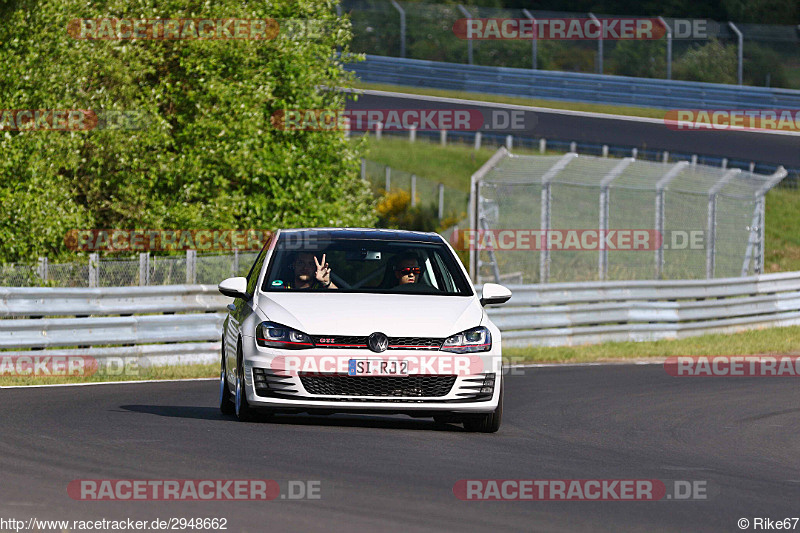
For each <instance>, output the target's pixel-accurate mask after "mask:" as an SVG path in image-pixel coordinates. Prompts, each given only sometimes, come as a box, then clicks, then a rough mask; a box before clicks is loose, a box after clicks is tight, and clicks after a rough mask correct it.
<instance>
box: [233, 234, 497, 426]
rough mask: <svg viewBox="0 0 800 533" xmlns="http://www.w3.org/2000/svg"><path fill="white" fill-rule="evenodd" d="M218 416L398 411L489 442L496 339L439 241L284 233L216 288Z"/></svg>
mask: <svg viewBox="0 0 800 533" xmlns="http://www.w3.org/2000/svg"><path fill="white" fill-rule="evenodd" d="M219 290H220V292H221V293H222V294H224V295H226V296H230V297H233V298H234V301H233V303H232V304H230V305H229V306H228V309H229V313H228V316H227V318H226V319H225V323H224V327H223V337H222V358H221V372H220V383H219V390H220V393H219V402H220V409H221V410H222V412H223V413H225V414H235V415H236V416H237V417H238V418H239V419H240V420H248V419H253V418H255V417H256V415H258V414H260V413H261V414H267V415H268V414H272V413H275V412H309V413H331V412H359V413H386V414H396V413H402V414H407V415H410V416H413V417H433V418H434V420H436V421H437V422H456V423H463V424H464V427H465V428H466V429H467V430H470V431H482V432H495V431H497V430H498V429H499V427H500V421H501V418H502V414H503V375H502V358H501V346H500V331H499V330H498V328H497V327H496V326H495V325H494V324H492V322H491V321H490V320H489V318H488V316H487V314H486V312H485V311H484V309H483V307H484V306H485V305H488V304H500V303H504V302H506V301H508V299H509V298H511V291H509V290H508V289H507V288H505V287H503V286H501V285H496V284H491V283H487V284H486V285H484V287H483V292H482V294H481V296H478V295H477V294H476V292H475V289H474V287H473V286H472V283H471V282H470V280H469V276H468V275H467V272H466V270H465V269H464V266H463V265H462V263H461V261H460V260H459V259H458V256H457V255H456V254H455V252H454V251H453V249H452V248H451V247H450V245H449V244H448V243H447V241H446V240H445V239H443V238H442V237H441V236H440V235H438V234H436V233H420V232H411V231H399V230H376V229H303V230H295V229H292V230H281V231H278V232H276V233H275V234H274V235H273V236H272V238H271V240H270V242H269V243H268V244H267V245H266V246H265V247H264V249H263V250H262V251H261V253H260V254H259V256H258V258H257V259H256V261H255V263H254V264H253V267H252V268H251V269H250V273H249V274H248V276H247V277H246V278H244V277H236V278H230V279H226V280H225V281H223V282H222V283H220V284H219Z"/></svg>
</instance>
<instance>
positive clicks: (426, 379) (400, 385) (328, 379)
mask: <svg viewBox="0 0 800 533" xmlns="http://www.w3.org/2000/svg"><path fill="white" fill-rule="evenodd" d="M456 377H457V376H402V377H401V376H348V375H343V374H334V375H327V376H320V375H318V374H315V375H310V374H302V373H301V374H300V382H301V383H302V384H303V387H305V389H306V391H308V393H309V394H314V395H336V396H405V397H436V396H446V395H447V394H448V393H449V392H450V390H451V389H452V388H453V385H454V384H455V382H456Z"/></svg>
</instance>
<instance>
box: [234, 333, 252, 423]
mask: <svg viewBox="0 0 800 533" xmlns="http://www.w3.org/2000/svg"><path fill="white" fill-rule="evenodd" d="M233 403H234V406H235V409H236V418H238V419H239V420H240V421H242V422H249V421H251V420H253V419H255V413H254V412H253V408H252V407H250V404H249V403H247V394H246V393H245V381H244V356H243V355H242V346H241V344H240V345H239V347H238V348H237V349H236V392H235V394H234V402H233Z"/></svg>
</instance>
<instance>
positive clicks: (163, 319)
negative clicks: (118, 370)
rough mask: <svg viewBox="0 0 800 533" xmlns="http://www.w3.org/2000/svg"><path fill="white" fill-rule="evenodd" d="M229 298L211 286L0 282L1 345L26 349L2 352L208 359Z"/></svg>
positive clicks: (215, 352) (155, 360)
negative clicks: (66, 285) (76, 285)
mask: <svg viewBox="0 0 800 533" xmlns="http://www.w3.org/2000/svg"><path fill="white" fill-rule="evenodd" d="M230 301H231V299H230V298H228V297H225V296H223V295H221V294H220V293H219V292H218V291H217V287H216V286H215V285H171V286H170V285H165V286H157V287H108V288H98V289H84V288H47V287H33V288H27V287H26V288H10V287H2V288H0V319H3V320H0V350H19V349H28V351H2V352H0V355H4V356H16V355H37V356H77V355H83V356H92V357H95V358H97V359H103V358H107V357H137V358H139V360H140V366H148V365H160V364H188V363H213V362H215V361H218V360H219V351H220V338H221V331H222V329H221V328H222V321H223V320H224V317H225V315H224V311H225V306H226V305H227V304H228V303H230ZM178 313H179V314H178ZM30 350H33V351H30Z"/></svg>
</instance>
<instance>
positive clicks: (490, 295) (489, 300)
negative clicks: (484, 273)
mask: <svg viewBox="0 0 800 533" xmlns="http://www.w3.org/2000/svg"><path fill="white" fill-rule="evenodd" d="M510 299H511V291H510V290H508V289H507V288H506V287H503V286H502V285H498V284H497V283H486V284H485V285H484V286H483V290H482V291H481V305H483V306H486V305H492V304H494V305H497V304H504V303H506V302H507V301H509V300H510Z"/></svg>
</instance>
